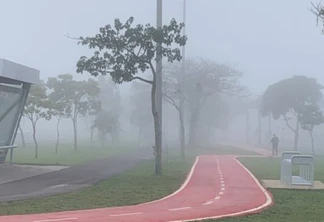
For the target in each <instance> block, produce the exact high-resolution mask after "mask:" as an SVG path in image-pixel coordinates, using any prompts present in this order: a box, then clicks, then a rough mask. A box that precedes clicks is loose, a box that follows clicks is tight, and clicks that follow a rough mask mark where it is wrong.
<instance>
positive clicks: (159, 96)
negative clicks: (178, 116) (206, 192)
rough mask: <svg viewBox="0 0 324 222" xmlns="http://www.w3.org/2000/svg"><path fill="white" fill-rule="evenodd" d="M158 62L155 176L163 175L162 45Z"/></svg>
mask: <svg viewBox="0 0 324 222" xmlns="http://www.w3.org/2000/svg"><path fill="white" fill-rule="evenodd" d="M156 28H157V29H160V28H162V0H157V11H156ZM156 53H157V55H156V56H157V58H158V60H157V61H156V92H155V100H156V109H157V113H158V117H159V123H160V124H159V125H160V127H159V129H158V134H159V135H158V137H157V138H156V139H157V141H156V142H157V144H156V145H157V147H156V156H155V158H156V163H155V174H157V175H161V174H162V56H161V45H158V48H157V52H156Z"/></svg>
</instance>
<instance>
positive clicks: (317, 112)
mask: <svg viewBox="0 0 324 222" xmlns="http://www.w3.org/2000/svg"><path fill="white" fill-rule="evenodd" d="M323 123H324V116H323V112H322V110H321V109H320V108H319V106H318V105H317V104H307V105H305V106H303V110H302V113H301V116H300V125H301V128H302V129H303V130H306V131H307V132H308V133H309V136H310V138H311V144H312V152H313V155H315V146H314V137H313V132H314V128H315V126H318V125H321V124H323Z"/></svg>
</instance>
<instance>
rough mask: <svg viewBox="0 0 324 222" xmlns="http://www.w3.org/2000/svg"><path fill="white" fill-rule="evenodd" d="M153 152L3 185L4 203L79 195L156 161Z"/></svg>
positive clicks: (0, 191)
mask: <svg viewBox="0 0 324 222" xmlns="http://www.w3.org/2000/svg"><path fill="white" fill-rule="evenodd" d="M151 153H152V151H151V150H141V151H139V152H138V153H136V154H134V153H132V154H128V155H124V156H118V157H109V158H107V159H103V160H97V161H93V162H90V163H87V164H84V165H77V166H71V167H69V168H66V169H62V170H60V171H54V172H50V173H45V174H42V175H36V176H33V177H29V178H25V179H21V180H16V181H12V182H9V183H4V184H0V202H4V201H11V200H22V199H27V198H35V197H42V196H48V195H52V194H58V193H64V192H71V191H75V190H77V189H80V188H84V187H88V186H91V185H93V184H95V183H97V182H99V181H102V180H105V179H107V178H109V177H110V176H113V175H117V174H120V173H122V172H123V171H125V170H128V169H131V168H132V167H133V166H135V165H136V164H138V163H139V162H141V161H143V160H144V159H150V158H152V155H151Z"/></svg>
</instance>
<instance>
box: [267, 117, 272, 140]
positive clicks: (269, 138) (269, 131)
mask: <svg viewBox="0 0 324 222" xmlns="http://www.w3.org/2000/svg"><path fill="white" fill-rule="evenodd" d="M271 122H272V117H271V114H269V116H268V140H269V141H270V140H271V134H272V126H271V125H272V124H271Z"/></svg>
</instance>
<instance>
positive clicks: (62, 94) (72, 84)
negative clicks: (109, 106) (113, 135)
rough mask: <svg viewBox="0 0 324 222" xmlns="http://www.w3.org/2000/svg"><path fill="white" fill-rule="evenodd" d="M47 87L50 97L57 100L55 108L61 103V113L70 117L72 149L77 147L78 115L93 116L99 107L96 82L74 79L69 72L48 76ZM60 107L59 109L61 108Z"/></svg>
mask: <svg viewBox="0 0 324 222" xmlns="http://www.w3.org/2000/svg"><path fill="white" fill-rule="evenodd" d="M48 87H49V88H50V89H51V90H52V93H51V98H52V99H53V100H54V101H57V102H56V103H55V104H58V105H57V108H58V107H59V105H62V107H61V108H62V109H63V110H61V111H62V114H63V115H64V116H66V117H67V118H69V119H71V121H72V124H73V132H74V151H77V149H78V137H77V123H78V117H79V116H80V115H82V116H86V115H89V116H93V115H95V114H96V113H97V112H98V110H99V109H100V102H99V101H98V99H97V97H98V95H99V93H100V89H99V87H98V82H96V81H95V80H93V79H88V80H87V81H76V80H74V79H73V76H72V75H70V74H65V75H59V76H58V77H57V78H49V80H48ZM61 108H60V109H61Z"/></svg>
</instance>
